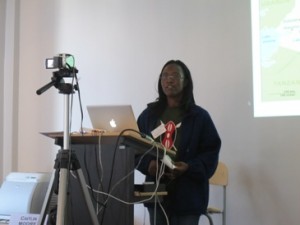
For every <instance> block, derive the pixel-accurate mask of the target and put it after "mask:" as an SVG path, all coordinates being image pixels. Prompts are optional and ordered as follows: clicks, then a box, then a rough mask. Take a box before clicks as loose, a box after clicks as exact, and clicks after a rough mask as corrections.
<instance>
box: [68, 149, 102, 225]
mask: <svg viewBox="0 0 300 225" xmlns="http://www.w3.org/2000/svg"><path fill="white" fill-rule="evenodd" d="M72 162H74V168H75V172H76V174H77V176H78V181H79V184H80V187H81V190H82V193H83V196H84V200H85V203H86V206H87V208H88V211H89V215H90V218H91V220H92V223H93V225H99V221H98V217H97V214H96V212H95V209H94V206H93V203H92V200H91V196H90V193H89V192H88V188H87V186H86V181H85V179H84V175H83V172H82V169H81V167H80V163H79V161H78V159H77V157H76V155H75V153H74V154H72Z"/></svg>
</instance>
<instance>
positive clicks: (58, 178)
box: [36, 68, 99, 225]
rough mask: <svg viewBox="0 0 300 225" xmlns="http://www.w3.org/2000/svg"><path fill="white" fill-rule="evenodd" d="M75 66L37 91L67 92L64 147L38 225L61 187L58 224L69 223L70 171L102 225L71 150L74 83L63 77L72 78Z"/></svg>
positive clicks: (96, 223)
mask: <svg viewBox="0 0 300 225" xmlns="http://www.w3.org/2000/svg"><path fill="white" fill-rule="evenodd" d="M75 70H76V69H75V68H72V69H67V68H64V69H60V70H59V71H56V72H53V77H52V79H51V80H52V81H51V82H50V83H48V84H46V85H45V86H43V87H41V88H40V89H39V90H37V91H36V93H37V94H38V95H40V94H42V93H43V92H45V91H46V90H48V89H49V88H50V87H52V86H55V87H56V88H57V89H59V93H61V94H64V96H65V98H64V134H63V149H61V150H59V152H58V153H57V155H56V159H55V165H54V169H55V170H54V171H53V174H52V177H51V180H50V183H49V187H48V190H47V193H46V197H45V200H44V203H43V206H42V210H41V213H40V217H39V221H38V223H37V224H38V225H43V224H44V222H45V219H46V215H47V212H48V209H49V205H50V201H51V198H52V195H53V193H54V190H55V188H57V186H58V198H57V215H56V225H66V224H67V223H66V222H67V221H66V218H68V217H67V216H66V208H67V207H66V206H67V204H66V200H67V191H68V190H67V189H68V180H69V173H70V170H72V171H74V172H75V173H76V175H77V178H78V181H79V184H80V187H81V190H82V193H83V196H84V200H85V203H86V207H87V208H88V211H89V215H90V217H91V220H92V223H93V225H99V221H98V218H97V215H96V212H95V209H94V206H93V203H92V201H91V197H90V194H89V192H88V189H87V187H86V182H85V179H84V175H83V172H82V169H81V167H80V163H79V161H78V159H77V157H76V155H75V153H73V152H72V151H71V150H70V127H69V124H70V95H71V94H73V93H74V89H75V88H74V85H73V84H70V83H64V80H63V77H71V76H72V73H77V70H76V71H75Z"/></svg>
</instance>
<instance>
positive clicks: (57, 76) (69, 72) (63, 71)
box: [36, 54, 78, 95]
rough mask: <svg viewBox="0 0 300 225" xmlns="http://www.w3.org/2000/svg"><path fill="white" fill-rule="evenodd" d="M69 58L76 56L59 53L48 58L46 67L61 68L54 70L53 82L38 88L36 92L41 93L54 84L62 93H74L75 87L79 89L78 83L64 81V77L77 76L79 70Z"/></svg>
mask: <svg viewBox="0 0 300 225" xmlns="http://www.w3.org/2000/svg"><path fill="white" fill-rule="evenodd" d="M69 58H72V59H73V60H74V57H73V56H72V55H69V54H59V55H58V56H56V57H53V58H48V59H46V69H55V68H58V69H59V70H58V71H54V72H53V76H52V78H51V82H49V83H48V84H46V85H44V86H43V87H41V88H40V89H38V90H37V91H36V94H38V95H41V94H42V93H44V92H45V91H47V90H48V89H49V88H51V87H52V86H54V87H56V88H57V89H58V90H59V93H62V94H72V93H74V89H75V90H78V87H77V85H73V84H70V83H65V81H64V78H66V77H75V76H76V74H77V73H78V70H77V69H76V68H75V67H74V66H71V65H70V64H71V63H70V62H68V59H69Z"/></svg>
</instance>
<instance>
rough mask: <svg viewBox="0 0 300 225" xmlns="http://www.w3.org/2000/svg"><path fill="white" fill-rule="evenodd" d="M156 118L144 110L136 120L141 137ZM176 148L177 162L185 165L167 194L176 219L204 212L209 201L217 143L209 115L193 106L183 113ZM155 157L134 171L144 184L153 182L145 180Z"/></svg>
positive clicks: (217, 157)
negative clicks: (178, 142)
mask: <svg viewBox="0 0 300 225" xmlns="http://www.w3.org/2000/svg"><path fill="white" fill-rule="evenodd" d="M158 121H159V118H158V117H157V116H155V115H154V114H153V113H151V112H150V109H149V108H146V109H145V110H144V111H143V112H142V113H141V115H140V116H139V118H138V126H139V129H140V131H141V132H142V133H145V134H147V135H150V132H151V131H152V130H154V129H155V128H156V126H157V124H158ZM180 140H181V141H180V144H179V146H177V149H178V152H177V159H178V161H183V162H185V163H187V164H188V165H189V168H188V170H187V171H186V172H185V173H184V174H183V175H181V176H180V177H178V178H176V182H175V186H174V190H173V191H172V192H171V193H169V195H168V197H167V198H168V201H169V203H170V207H171V210H172V211H173V212H174V213H177V214H180V215H187V214H195V215H200V214H203V213H205V212H206V209H207V205H208V198H209V183H208V181H209V178H210V177H211V176H212V175H213V173H214V172H215V169H216V167H217V164H218V159H219V151H220V147H221V139H220V137H219V135H218V132H217V130H216V128H215V125H214V123H213V121H212V119H211V117H210V115H209V113H208V112H207V111H206V110H205V109H203V108H201V107H200V106H197V105H192V106H191V107H190V110H189V111H188V112H186V114H185V115H184V117H183V119H182V124H181V138H180ZM153 159H155V157H153V156H151V155H147V156H145V157H144V158H143V160H142V163H141V164H140V166H139V167H138V170H139V171H141V172H142V173H143V174H145V175H146V181H155V178H154V177H151V176H149V174H148V166H149V163H150V161H151V160H153Z"/></svg>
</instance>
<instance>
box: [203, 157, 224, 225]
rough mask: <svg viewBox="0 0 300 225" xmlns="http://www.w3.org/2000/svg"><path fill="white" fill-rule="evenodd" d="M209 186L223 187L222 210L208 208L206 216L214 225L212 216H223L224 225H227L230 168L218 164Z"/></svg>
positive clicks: (221, 163) (220, 163)
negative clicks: (227, 189)
mask: <svg viewBox="0 0 300 225" xmlns="http://www.w3.org/2000/svg"><path fill="white" fill-rule="evenodd" d="M209 184H210V185H214V186H218V187H222V189H223V190H222V195H223V196H222V197H223V199H222V208H221V209H220V208H216V207H212V206H208V208H207V213H206V214H205V216H206V217H207V219H208V220H209V224H210V225H213V219H212V217H211V216H212V215H214V214H218V215H221V216H222V225H226V188H227V185H228V168H227V166H226V165H225V164H224V163H223V162H219V163H218V167H217V169H216V171H215V173H214V175H213V176H212V177H211V178H210V179H209Z"/></svg>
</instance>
